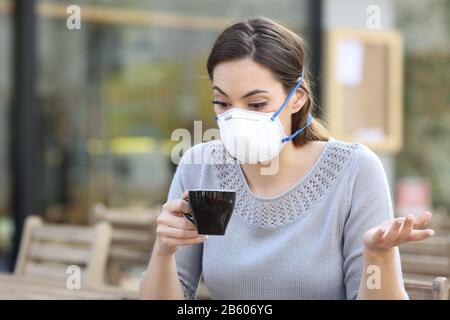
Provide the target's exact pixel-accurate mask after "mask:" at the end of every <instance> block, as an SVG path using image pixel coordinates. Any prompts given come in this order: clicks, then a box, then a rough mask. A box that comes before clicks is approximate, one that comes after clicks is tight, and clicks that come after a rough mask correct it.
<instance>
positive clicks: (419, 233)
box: [408, 229, 434, 241]
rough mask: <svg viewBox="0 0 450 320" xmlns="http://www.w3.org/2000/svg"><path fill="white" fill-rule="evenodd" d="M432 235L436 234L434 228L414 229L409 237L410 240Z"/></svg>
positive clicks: (422, 238) (418, 239)
mask: <svg viewBox="0 0 450 320" xmlns="http://www.w3.org/2000/svg"><path fill="white" fill-rule="evenodd" d="M431 236H434V230H432V229H426V230H413V231H412V232H411V234H410V235H409V237H408V241H420V240H424V239H426V238H429V237H431Z"/></svg>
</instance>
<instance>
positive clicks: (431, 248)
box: [400, 234, 450, 277]
mask: <svg viewBox="0 0 450 320" xmlns="http://www.w3.org/2000/svg"><path fill="white" fill-rule="evenodd" d="M400 253H401V260H402V270H403V272H405V273H411V274H421V275H430V276H445V277H450V235H443V234H442V235H436V236H434V237H431V238H428V239H425V240H422V241H416V242H410V243H406V244H403V245H402V246H400Z"/></svg>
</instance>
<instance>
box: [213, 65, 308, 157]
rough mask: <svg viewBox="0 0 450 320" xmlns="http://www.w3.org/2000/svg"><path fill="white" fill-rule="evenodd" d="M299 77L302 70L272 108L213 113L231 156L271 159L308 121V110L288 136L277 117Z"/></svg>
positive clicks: (296, 87)
mask: <svg viewBox="0 0 450 320" xmlns="http://www.w3.org/2000/svg"><path fill="white" fill-rule="evenodd" d="M302 81H303V72H302V76H301V78H300V80H299V82H298V84H297V85H296V86H295V88H294V89H293V90H292V91H291V93H290V94H289V96H288V97H287V98H286V100H285V101H284V102H283V104H282V105H281V107H280V108H279V109H278V110H277V111H276V112H258V111H249V110H244V109H240V108H231V109H230V110H228V111H226V112H224V113H222V114H219V115H217V117H216V120H217V124H218V126H219V129H220V138H221V140H222V142H223V143H224V145H225V148H226V149H227V151H228V153H229V154H230V155H231V156H232V157H233V158H235V159H237V160H239V161H240V162H242V163H249V164H254V163H258V162H265V161H269V160H272V159H273V158H275V157H276V156H277V155H278V154H279V153H280V152H281V149H282V148H283V146H284V143H285V142H287V141H290V140H292V139H293V138H295V137H296V136H297V135H298V134H299V133H300V132H302V131H303V130H304V129H305V128H306V127H307V126H309V125H310V124H311V123H312V116H311V114H308V120H307V122H306V124H305V125H304V126H303V127H302V128H300V129H299V130H297V131H296V132H294V133H293V134H292V135H290V136H288V135H286V133H285V131H284V128H283V125H282V124H281V121H280V118H279V114H280V112H281V111H282V110H283V108H284V107H285V106H286V104H287V103H288V102H289V100H290V98H291V97H292V95H293V94H294V92H295V91H296V90H297V89H298V88H299V87H300V85H301V83H302Z"/></svg>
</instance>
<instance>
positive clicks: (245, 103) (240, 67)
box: [213, 58, 306, 134]
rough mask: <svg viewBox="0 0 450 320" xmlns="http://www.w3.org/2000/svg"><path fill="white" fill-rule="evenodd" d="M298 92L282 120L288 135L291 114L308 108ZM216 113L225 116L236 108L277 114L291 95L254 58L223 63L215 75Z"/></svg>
mask: <svg viewBox="0 0 450 320" xmlns="http://www.w3.org/2000/svg"><path fill="white" fill-rule="evenodd" d="M301 92H302V91H301V90H297V92H296V94H294V95H293V96H292V97H291V99H290V101H289V103H288V104H287V105H286V107H285V108H284V109H283V111H282V112H281V113H280V115H279V117H280V120H281V123H282V124H283V127H284V130H285V132H286V133H287V134H289V132H290V128H291V114H293V113H295V112H298V111H299V110H300V109H301V107H302V106H303V105H304V103H305V100H306V95H305V94H302V93H301ZM213 94H214V102H213V103H214V111H215V112H216V114H221V113H223V112H225V111H227V110H229V109H230V108H232V107H235V108H242V109H245V110H252V111H258V112H275V111H276V110H277V109H278V108H279V107H280V106H281V105H282V104H283V102H284V100H285V99H286V97H287V95H286V93H285V92H284V89H283V85H282V83H281V82H280V81H279V80H278V79H277V78H276V77H275V75H274V74H273V72H272V71H271V70H270V69H268V68H266V67H265V66H263V65H260V64H258V63H256V62H255V61H253V60H252V59H250V58H245V59H239V60H232V61H226V62H221V63H219V64H218V65H217V66H216V67H215V68H214V73H213Z"/></svg>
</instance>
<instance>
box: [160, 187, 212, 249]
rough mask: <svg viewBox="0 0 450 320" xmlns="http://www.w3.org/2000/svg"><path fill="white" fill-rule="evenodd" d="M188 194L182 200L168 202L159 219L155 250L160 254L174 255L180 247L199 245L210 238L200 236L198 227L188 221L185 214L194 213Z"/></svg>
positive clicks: (164, 205)
mask: <svg viewBox="0 0 450 320" xmlns="http://www.w3.org/2000/svg"><path fill="white" fill-rule="evenodd" d="M187 197H188V192H187V191H186V192H184V193H183V197H182V199H174V200H171V201H167V202H166V203H164V204H163V206H162V212H161V214H160V215H159V216H158V219H157V228H156V243H155V250H156V252H157V253H158V254H167V255H171V254H174V253H175V252H176V250H177V247H178V246H184V245H190V244H198V243H202V242H204V241H205V240H206V239H207V238H208V237H207V236H204V235H200V234H198V232H197V228H196V226H195V225H194V224H193V223H192V222H191V221H189V220H188V219H186V217H185V214H188V213H192V210H191V207H190V205H189V202H188V201H186V200H185V199H187Z"/></svg>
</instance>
